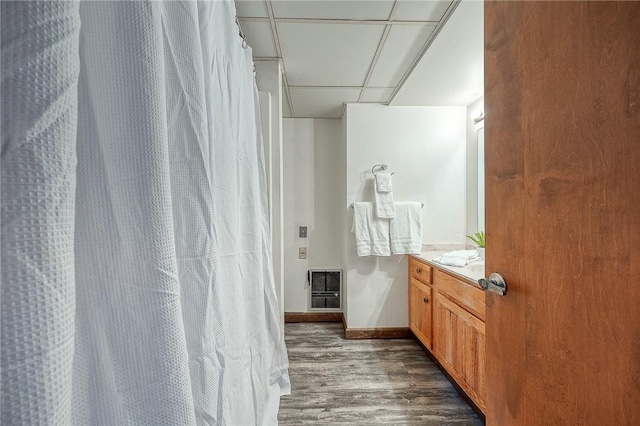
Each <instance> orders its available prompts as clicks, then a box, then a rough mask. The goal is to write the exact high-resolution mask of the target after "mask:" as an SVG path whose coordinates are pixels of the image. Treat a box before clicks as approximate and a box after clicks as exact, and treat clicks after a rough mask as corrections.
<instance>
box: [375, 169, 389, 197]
mask: <svg viewBox="0 0 640 426" xmlns="http://www.w3.org/2000/svg"><path fill="white" fill-rule="evenodd" d="M391 190H392V185H391V175H390V174H389V173H378V174H377V175H376V191H377V192H381V193H385V192H391Z"/></svg>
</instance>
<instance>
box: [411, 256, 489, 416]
mask: <svg viewBox="0 0 640 426" xmlns="http://www.w3.org/2000/svg"><path fill="white" fill-rule="evenodd" d="M427 268H428V269H427ZM418 269H420V270H428V271H429V279H428V282H429V285H427V284H425V283H424V282H423V281H420V280H419V279H417V278H416V276H417V272H416V271H417V270H418ZM425 299H427V300H428V303H426V302H425V301H424V300H425ZM484 299H485V297H484V292H483V291H482V290H481V289H480V288H479V287H478V286H477V285H476V284H475V283H473V282H472V281H470V280H469V281H466V280H463V279H460V278H459V277H457V276H453V274H450V273H448V272H447V271H444V270H441V269H439V268H438V267H437V266H436V267H432V266H430V265H428V264H427V263H425V262H422V261H421V260H419V259H416V258H413V257H411V258H410V260H409V328H410V329H411V331H413V333H414V334H415V335H416V337H417V338H418V339H419V340H420V341H421V342H422V343H423V344H424V345H425V346H426V347H427V348H428V349H429V350H430V351H431V353H432V354H433V356H434V357H435V358H436V359H437V360H438V362H439V363H440V364H441V365H442V367H443V368H444V369H445V370H446V371H447V372H448V373H449V375H450V376H451V377H452V378H453V379H454V380H455V381H456V382H457V384H458V385H459V386H460V387H461V388H462V389H463V390H464V391H465V392H466V393H467V395H468V396H469V397H470V398H471V399H472V400H473V401H474V402H475V404H476V405H477V406H478V408H480V410H482V411H483V412H484V410H485V393H486V388H485V323H484V318H485V316H484V315H485V302H484ZM426 316H428V318H425V317H426ZM427 329H428V330H429V332H428V334H427V333H425V330H427Z"/></svg>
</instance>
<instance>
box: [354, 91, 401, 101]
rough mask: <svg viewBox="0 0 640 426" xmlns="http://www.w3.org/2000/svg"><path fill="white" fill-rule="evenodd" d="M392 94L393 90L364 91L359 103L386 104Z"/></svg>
mask: <svg viewBox="0 0 640 426" xmlns="http://www.w3.org/2000/svg"><path fill="white" fill-rule="evenodd" d="M392 93H393V89H365V90H364V93H363V94H362V97H361V98H360V101H361V102H387V101H388V100H389V97H390V96H391V94H392Z"/></svg>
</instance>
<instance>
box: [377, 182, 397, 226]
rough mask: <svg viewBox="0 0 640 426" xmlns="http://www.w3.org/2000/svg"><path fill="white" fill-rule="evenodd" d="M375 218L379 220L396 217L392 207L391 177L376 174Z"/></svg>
mask: <svg viewBox="0 0 640 426" xmlns="http://www.w3.org/2000/svg"><path fill="white" fill-rule="evenodd" d="M375 183H376V190H375V191H374V193H375V195H376V216H378V217H379V218H380V219H391V218H394V217H396V209H395V206H394V205H393V192H391V175H390V174H388V173H378V174H377V175H376V182H375Z"/></svg>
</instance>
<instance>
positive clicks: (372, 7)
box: [271, 0, 394, 20]
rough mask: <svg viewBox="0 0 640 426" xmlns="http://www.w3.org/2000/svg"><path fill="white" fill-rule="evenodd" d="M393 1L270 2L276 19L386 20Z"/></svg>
mask: <svg viewBox="0 0 640 426" xmlns="http://www.w3.org/2000/svg"><path fill="white" fill-rule="evenodd" d="M393 3H394V2H393V0H347V1H335V0H295V1H290V0H272V3H271V4H272V5H273V14H274V16H275V18H276V19H278V18H308V19H360V20H363V19H371V20H386V19H389V14H390V13H391V9H392V8H393Z"/></svg>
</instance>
